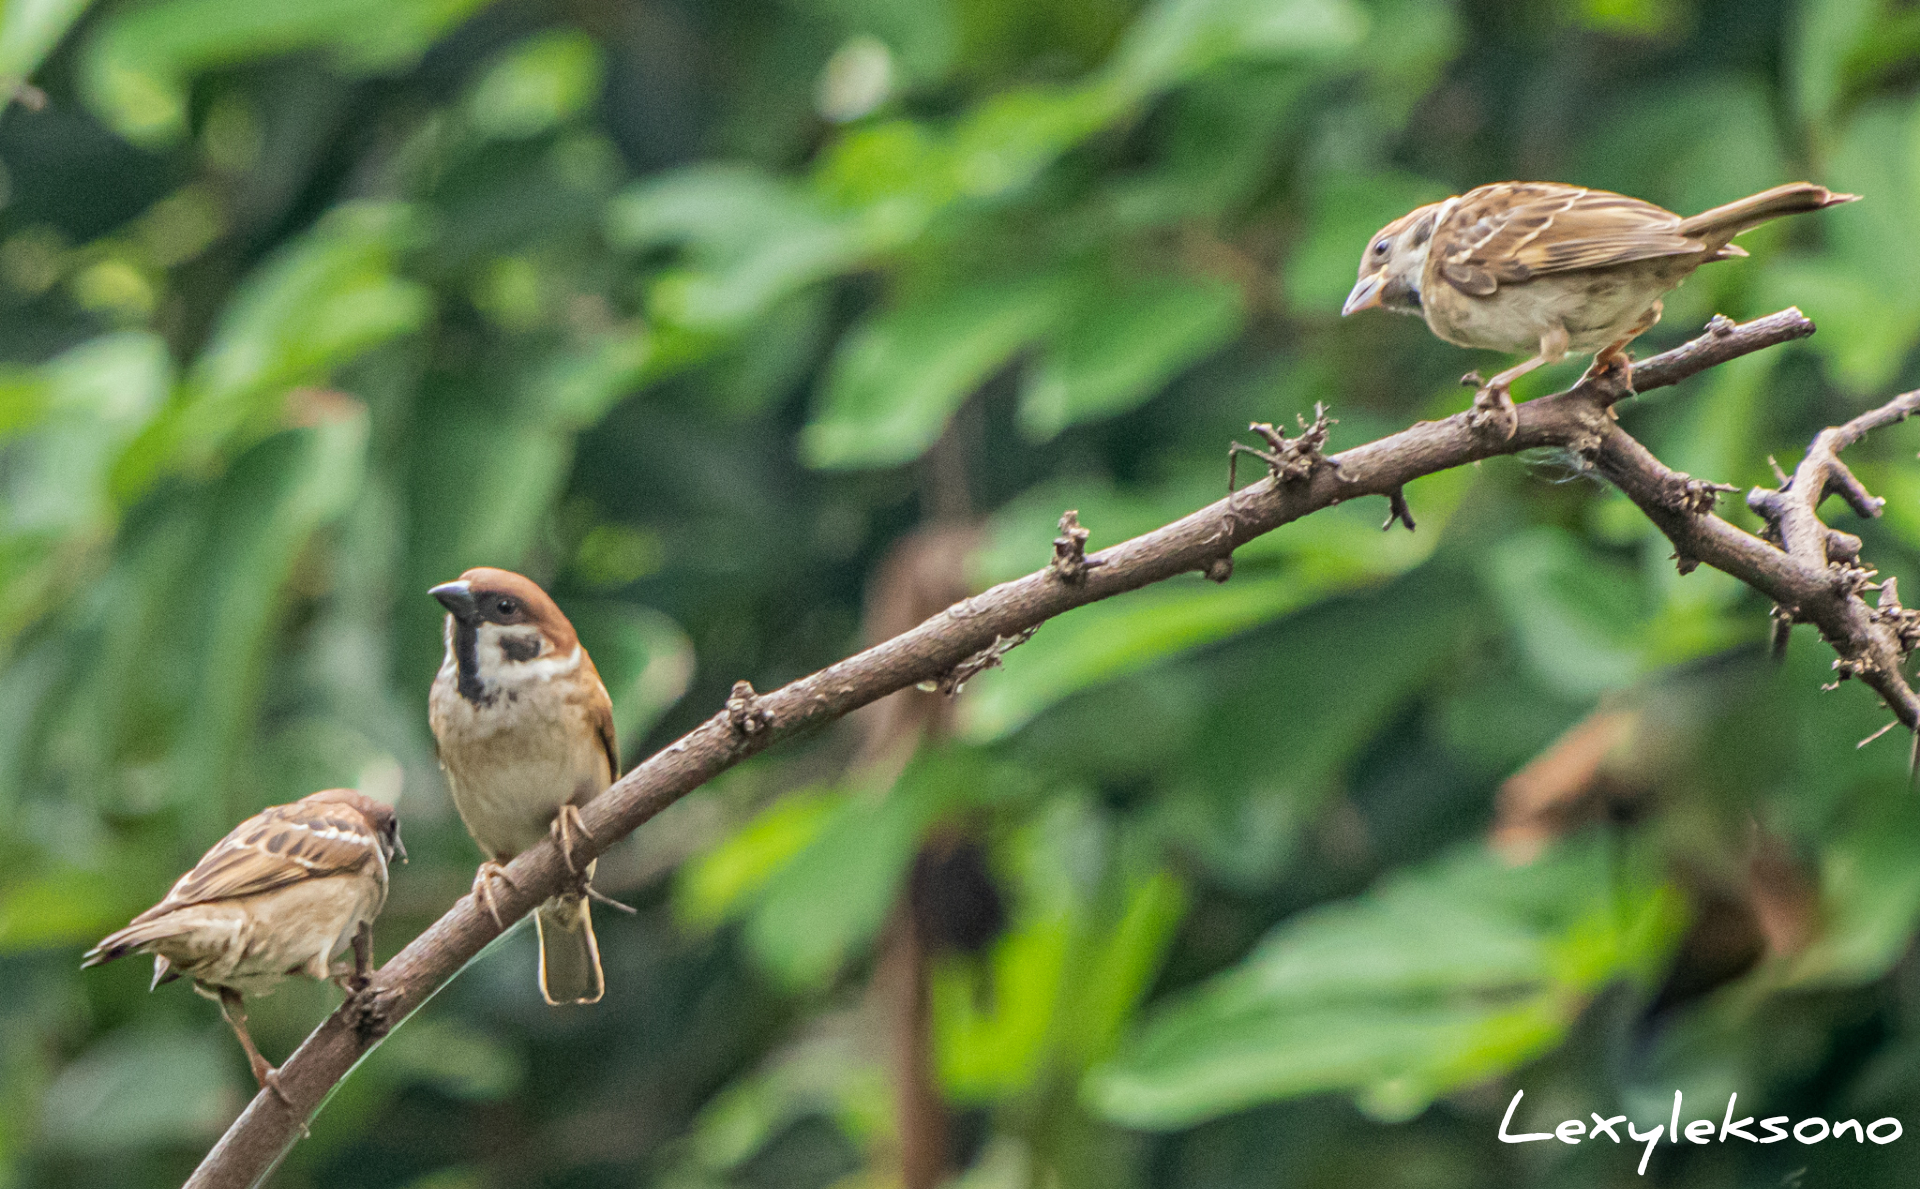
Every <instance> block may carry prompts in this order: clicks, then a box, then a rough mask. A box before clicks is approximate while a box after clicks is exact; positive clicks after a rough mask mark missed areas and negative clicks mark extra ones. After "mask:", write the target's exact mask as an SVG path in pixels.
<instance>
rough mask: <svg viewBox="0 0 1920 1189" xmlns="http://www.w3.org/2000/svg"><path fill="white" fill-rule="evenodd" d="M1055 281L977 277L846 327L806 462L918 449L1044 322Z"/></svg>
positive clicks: (1057, 291)
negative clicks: (980, 281)
mask: <svg viewBox="0 0 1920 1189" xmlns="http://www.w3.org/2000/svg"><path fill="white" fill-rule="evenodd" d="M1063 304H1064V294H1063V292H1062V289H1061V287H1060V286H1059V285H1058V284H1057V283H1054V282H1050V281H1041V280H1027V281H1016V282H1012V283H1002V284H978V285H971V286H967V287H965V288H961V289H956V290H947V291H942V292H936V293H931V294H927V295H924V296H921V297H918V298H909V299H908V300H906V301H903V302H901V303H900V304H898V305H895V306H892V307H890V308H888V309H886V310H884V311H882V312H881V313H879V314H878V315H876V316H873V317H870V318H868V319H867V320H866V321H865V322H864V323H862V324H861V325H860V326H858V327H856V328H855V329H854V330H852V331H850V332H849V333H848V334H847V336H846V338H845V339H843V340H842V342H841V345H840V347H839V349H838V351H836V352H835V354H834V359H833V363H832V365H831V366H830V368H829V370H828V373H827V380H826V390H825V392H824V393H823V394H822V397H821V401H820V404H819V407H818V409H817V410H816V412H815V414H814V417H813V420H812V422H811V423H810V424H808V426H807V427H806V429H805V430H803V431H802V432H801V438H800V450H801V455H802V457H804V458H805V459H806V461H807V463H808V465H810V466H816V467H876V466H894V465H897V464H899V463H903V462H909V461H911V460H913V459H915V458H918V457H919V456H920V455H921V454H922V453H923V452H925V451H926V449H927V448H928V447H929V446H931V445H933V443H934V441H935V439H937V438H938V437H939V436H940V432H941V431H942V430H943V429H945V428H946V425H947V420H948V418H950V417H952V416H953V413H954V411H955V410H956V409H958V408H959V407H960V405H961V403H962V402H963V401H965V400H966V398H967V397H968V396H969V395H970V394H971V393H972V392H973V391H974V389H976V388H978V387H979V386H980V385H981V384H982V383H984V382H985V381H986V380H987V378H988V377H990V376H992V375H993V374H994V373H995V372H997V371H999V370H1000V369H1001V368H1003V367H1005V366H1006V365H1007V364H1008V363H1009V362H1011V361H1012V359H1013V357H1014V355H1015V353H1017V352H1018V351H1019V350H1020V349H1021V348H1022V347H1024V346H1026V345H1027V344H1028V343H1031V342H1033V341H1034V340H1036V339H1038V338H1039V337H1041V336H1042V335H1044V334H1045V333H1046V332H1047V331H1048V329H1049V328H1050V327H1051V326H1052V325H1053V323H1054V321H1055V319H1056V318H1058V317H1059V314H1060V311H1061V309H1062V306H1063Z"/></svg>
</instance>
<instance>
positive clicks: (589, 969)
mask: <svg viewBox="0 0 1920 1189" xmlns="http://www.w3.org/2000/svg"><path fill="white" fill-rule="evenodd" d="M533 923H534V925H535V926H536V927H537V928H538V929H539V931H540V994H541V995H543V996H545V997H546V1000H547V1002H548V1003H552V1004H561V1003H597V1002H599V999H600V996H601V995H602V994H604V993H605V991H606V979H605V976H604V975H602V974H601V972H600V945H599V943H598V942H597V941H595V940H594V936H593V916H592V914H591V912H590V911H589V910H588V908H587V898H586V897H585V896H555V897H554V898H553V899H551V900H549V901H547V902H546V903H545V904H542V905H541V906H540V908H539V911H538V912H536V913H535V914H534V918H533Z"/></svg>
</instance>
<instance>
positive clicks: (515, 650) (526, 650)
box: [500, 636, 540, 661]
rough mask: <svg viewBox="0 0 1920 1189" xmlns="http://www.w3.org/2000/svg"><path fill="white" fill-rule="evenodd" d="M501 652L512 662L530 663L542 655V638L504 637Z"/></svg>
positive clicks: (501, 642) (501, 640) (501, 638)
mask: <svg viewBox="0 0 1920 1189" xmlns="http://www.w3.org/2000/svg"><path fill="white" fill-rule="evenodd" d="M500 651H501V652H502V653H504V654H505V655H506V658H507V659H508V660H510V661H530V660H532V659H533V658H534V657H536V656H539V655H540V637H538V636H502V637H500Z"/></svg>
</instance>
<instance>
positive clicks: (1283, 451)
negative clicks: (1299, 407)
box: [1227, 403, 1339, 495]
mask: <svg viewBox="0 0 1920 1189" xmlns="http://www.w3.org/2000/svg"><path fill="white" fill-rule="evenodd" d="M1294 420H1296V421H1298V422H1299V423H1300V433H1299V435H1298V436H1296V437H1292V438H1289V437H1288V436H1287V435H1286V434H1285V432H1283V431H1281V430H1278V429H1275V428H1274V427H1273V426H1272V425H1270V424H1268V423H1267V422H1265V421H1256V422H1254V423H1253V424H1251V425H1249V426H1247V428H1248V429H1249V430H1251V431H1252V432H1254V433H1256V434H1259V435H1260V438H1261V440H1263V441H1265V442H1266V444H1267V449H1265V450H1262V449H1260V448H1258V447H1257V446H1243V445H1241V444H1240V443H1239V442H1230V443H1228V445H1227V494H1228V495H1232V494H1233V492H1234V488H1235V487H1237V486H1238V485H1239V484H1238V481H1237V476H1236V474H1235V467H1236V465H1237V464H1238V462H1239V458H1240V455H1242V454H1251V455H1253V456H1254V457H1255V458H1257V459H1259V460H1260V461H1261V462H1264V463H1266V464H1267V473H1268V474H1269V475H1271V476H1272V477H1273V481H1274V482H1275V483H1285V482H1286V481H1288V480H1289V479H1306V478H1310V477H1312V475H1313V473H1314V472H1315V471H1317V470H1319V469H1320V468H1321V467H1324V466H1328V465H1332V464H1330V463H1329V461H1328V459H1327V456H1326V455H1325V454H1324V453H1322V452H1321V451H1322V448H1323V447H1325V446H1326V444H1327V435H1328V434H1329V433H1330V432H1331V430H1332V427H1333V426H1335V425H1338V424H1339V422H1337V421H1336V420H1334V419H1333V418H1331V417H1329V416H1327V407H1326V406H1325V405H1323V404H1319V403H1315V405H1314V406H1313V424H1311V425H1309V424H1307V419H1306V418H1305V417H1302V416H1298V415H1296V416H1295V418H1294Z"/></svg>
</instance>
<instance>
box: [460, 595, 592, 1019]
mask: <svg viewBox="0 0 1920 1189" xmlns="http://www.w3.org/2000/svg"><path fill="white" fill-rule="evenodd" d="M429 593H431V594H432V595H433V597H434V598H436V599H438V600H440V603H441V605H442V606H444V607H445V608H446V609H447V619H446V641H447V656H446V660H445V661H444V662H442V663H441V665H440V672H439V675H438V676H436V677H435V678H434V680H433V692H432V693H431V695H429V697H428V701H427V709H428V719H429V721H430V722H431V723H432V726H433V737H434V739H435V740H437V741H438V742H439V745H440V765H441V767H443V768H445V769H446V772H447V784H448V786H449V787H450V788H451V790H452V792H453V804H454V807H455V808H457V809H458V810H459V811H460V820H461V821H463V822H465V823H466V825H467V833H469V834H471V835H473V840H474V841H475V842H477V843H479V844H480V849H481V850H482V851H484V852H486V856H487V857H486V860H485V861H484V862H482V863H481V864H480V870H479V871H478V872H477V873H476V874H475V875H474V880H473V895H474V898H475V899H476V900H478V901H479V902H480V904H481V905H482V906H484V907H485V908H486V909H487V911H488V912H490V913H492V914H493V918H494V921H495V923H496V924H498V923H500V912H499V909H498V907H496V905H495V902H494V893H493V887H492V881H493V880H495V879H503V880H504V879H507V875H506V873H505V871H504V870H503V869H502V867H503V865H504V864H505V863H506V862H507V861H508V860H509V859H511V858H513V857H514V856H515V855H517V854H519V853H520V852H521V851H523V850H526V849H527V848H528V847H530V846H533V845H534V844H535V843H538V842H539V841H540V840H541V839H542V838H545V837H547V835H548V834H552V835H553V836H554V838H555V840H556V841H557V842H558V843H559V845H560V849H561V853H562V854H563V855H564V856H565V857H566V860H567V864H568V866H569V867H572V868H573V869H574V871H575V873H576V874H577V875H579V877H580V882H579V885H578V887H577V888H576V889H574V890H572V891H568V892H565V893H562V894H561V895H558V896H555V897H553V898H552V899H550V900H548V901H547V902H546V903H544V904H542V905H541V906H540V908H539V909H538V911H537V912H536V913H535V916H534V923H535V924H536V925H537V926H538V928H539V930H540V993H541V994H542V995H544V996H545V997H546V1000H547V1002H548V1003H554V1004H560V1003H593V1002H595V1001H596V1000H598V999H599V998H600V995H601V993H602V992H603V991H604V990H605V980H604V978H603V977H602V975H601V973H600V949H599V945H598V943H597V942H596V941H595V940H594V937H593V919H592V916H591V915H590V913H589V911H588V907H587V897H588V895H590V894H591V892H590V881H591V880H592V878H593V868H594V865H593V864H592V863H591V862H589V863H587V864H586V865H585V866H584V867H581V866H579V865H577V864H576V863H575V862H574V857H573V848H574V846H575V844H576V842H577V841H578V840H579V839H581V838H584V837H586V831H585V828H584V827H583V826H582V825H581V823H580V806H582V805H585V804H586V803H587V802H588V801H591V800H593V799H594V798H595V797H597V796H599V795H600V794H601V793H603V792H605V791H606V789H607V786H608V785H610V784H612V783H613V782H614V780H615V778H617V777H618V776H619V775H620V752H619V749H618V748H616V747H615V746H614V739H613V702H612V701H611V700H610V699H609V698H608V697H607V687H606V686H604V685H602V684H601V683H600V674H599V672H598V671H597V670H595V669H594V667H593V658H591V657H589V656H588V655H587V650H586V649H584V648H582V647H581V646H580V639H579V637H578V636H576V635H574V632H573V625H572V624H570V623H568V622H567V617H566V616H565V615H562V614H561V613H560V608H559V607H557V606H555V605H554V602H553V600H552V599H550V598H548V597H547V592H546V591H543V590H541V589H540V588H539V587H538V586H536V585H534V583H533V582H532V581H530V580H529V579H526V578H523V577H521V576H520V575H518V574H514V573H510V572H508V571H506V570H494V569H486V568H481V569H474V570H468V571H467V572H466V573H464V574H462V575H460V578H459V580H458V581H455V582H448V583H446V584H444V585H441V586H436V587H434V588H433V590H432V591H430V592H429Z"/></svg>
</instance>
